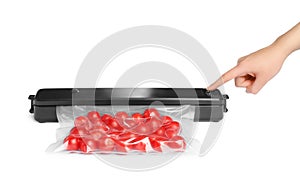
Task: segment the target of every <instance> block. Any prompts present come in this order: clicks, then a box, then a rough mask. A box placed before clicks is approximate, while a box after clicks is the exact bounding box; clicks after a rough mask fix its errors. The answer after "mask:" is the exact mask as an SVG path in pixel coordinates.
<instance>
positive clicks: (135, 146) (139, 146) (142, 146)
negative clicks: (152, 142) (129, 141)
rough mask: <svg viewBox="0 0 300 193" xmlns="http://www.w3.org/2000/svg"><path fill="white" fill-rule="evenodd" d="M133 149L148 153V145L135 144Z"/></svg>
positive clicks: (142, 143)
mask: <svg viewBox="0 0 300 193" xmlns="http://www.w3.org/2000/svg"><path fill="white" fill-rule="evenodd" d="M132 149H134V150H138V151H140V152H144V153H146V144H145V143H144V142H139V143H137V144H133V146H132Z"/></svg>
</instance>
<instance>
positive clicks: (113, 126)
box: [106, 118, 124, 131]
mask: <svg viewBox="0 0 300 193" xmlns="http://www.w3.org/2000/svg"><path fill="white" fill-rule="evenodd" d="M106 125H107V126H108V127H109V128H110V129H112V130H117V131H123V130H124V128H123V127H122V126H121V125H120V124H119V123H118V121H117V120H116V119H115V118H112V119H109V120H108V121H107V123H106Z"/></svg>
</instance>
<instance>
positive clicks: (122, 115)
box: [115, 111, 129, 122]
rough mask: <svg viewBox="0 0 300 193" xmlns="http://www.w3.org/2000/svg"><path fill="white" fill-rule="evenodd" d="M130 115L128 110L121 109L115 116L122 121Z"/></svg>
mask: <svg viewBox="0 0 300 193" xmlns="http://www.w3.org/2000/svg"><path fill="white" fill-rule="evenodd" d="M128 117H129V116H128V114H127V113H126V112H123V111H120V112H117V113H116V114H115V118H116V119H117V120H119V121H121V122H124V120H125V119H127V118H128Z"/></svg>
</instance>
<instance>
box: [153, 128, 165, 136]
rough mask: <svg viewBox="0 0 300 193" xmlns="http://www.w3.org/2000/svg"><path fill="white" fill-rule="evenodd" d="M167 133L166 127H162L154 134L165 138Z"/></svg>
mask: <svg viewBox="0 0 300 193" xmlns="http://www.w3.org/2000/svg"><path fill="white" fill-rule="evenodd" d="M165 131H166V129H165V127H164V126H162V127H160V128H159V129H157V130H156V131H155V132H154V133H153V134H155V135H158V136H162V137H165V136H166V135H165Z"/></svg>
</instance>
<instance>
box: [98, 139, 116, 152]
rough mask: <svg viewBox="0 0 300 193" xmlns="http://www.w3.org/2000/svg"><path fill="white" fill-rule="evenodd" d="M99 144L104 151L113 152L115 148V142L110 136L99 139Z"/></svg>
mask: <svg viewBox="0 0 300 193" xmlns="http://www.w3.org/2000/svg"><path fill="white" fill-rule="evenodd" d="M98 145H99V146H98V147H99V150H101V151H104V152H111V151H113V150H114V148H115V142H114V140H113V139H112V138H110V137H102V138H101V139H99V143H98Z"/></svg>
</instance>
